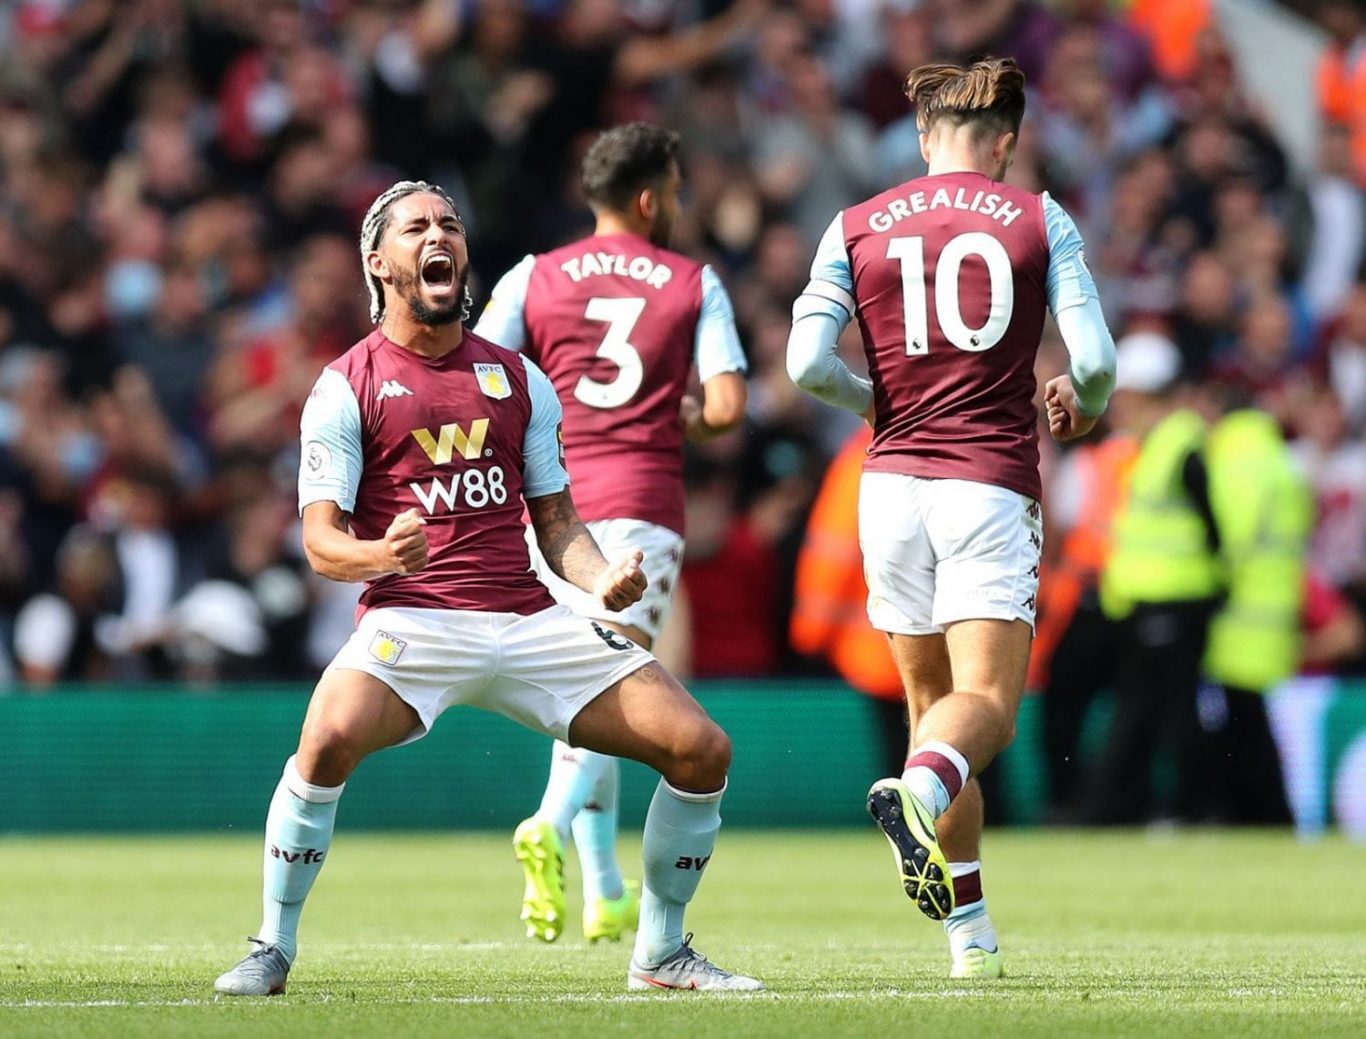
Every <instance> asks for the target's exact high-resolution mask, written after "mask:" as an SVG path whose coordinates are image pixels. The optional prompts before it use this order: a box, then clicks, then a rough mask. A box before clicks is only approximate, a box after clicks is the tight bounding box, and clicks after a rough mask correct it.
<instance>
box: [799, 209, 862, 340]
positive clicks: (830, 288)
mask: <svg viewBox="0 0 1366 1039" xmlns="http://www.w3.org/2000/svg"><path fill="white" fill-rule="evenodd" d="M854 310H855V304H854V272H853V268H852V267H851V266H850V265H849V250H848V249H847V248H846V247H845V244H844V210H840V211H839V212H838V213H836V214H835V219H834V220H832V221H830V226H829V227H827V228H826V229H825V234H823V235H821V240H820V243H819V244H818V245H817V246H816V256H815V258H814V259H813V260H812V261H811V280H810V281H809V282H808V283H807V286H806V288H804V289H803V290H802V294H801V295H800V296H798V297H797V302H796V303H795V304H793V307H792V318H793V320H794V321H799V320H801V319H802V318H804V317H806V316H807V315H808V314H829V315H830V316H831V317H832V318H834V319H835V320H836V321H837V322H838V323H839V326H840V328H843V327H844V326H845V325H847V324H848V323H849V319H850V318H852V317H853V316H854Z"/></svg>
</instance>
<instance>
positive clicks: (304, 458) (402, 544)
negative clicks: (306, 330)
mask: <svg viewBox="0 0 1366 1039" xmlns="http://www.w3.org/2000/svg"><path fill="white" fill-rule="evenodd" d="M299 441H300V456H299V512H300V514H301V515H302V516H303V541H304V555H305V556H307V558H308V565H309V566H311V567H312V568H313V569H314V571H316V572H317V573H318V574H319V575H321V576H323V577H326V578H330V579H331V580H333V581H369V580H371V579H373V578H376V577H381V576H383V575H384V574H412V573H416V572H417V571H419V570H421V569H422V568H423V567H424V566H426V564H427V536H426V534H425V533H423V531H422V527H423V524H424V521H423V520H422V518H421V516H420V515H419V514H418V512H417V510H416V509H409V510H408V511H407V512H404V513H402V514H401V515H399V516H396V517H395V518H394V521H393V522H392V523H391V524H389V529H388V531H386V532H385V535H384V537H383V538H380V539H379V540H377V541H362V540H361V539H359V538H357V537H356V536H355V535H353V534H352V533H351V528H350V526H349V525H348V524H347V517H348V516H349V515H350V513H351V512H352V511H353V510H354V509H355V507H356V491H357V490H358V488H359V487H360V478H361V471H362V468H363V465H364V454H363V451H362V448H361V418H360V404H359V403H358V402H357V401H356V393H355V391H354V390H353V389H352V388H351V384H350V383H349V382H347V381H346V377H345V376H343V375H342V374H341V373H340V372H337V371H333V370H332V369H330V368H327V369H324V370H323V373H322V374H321V375H319V376H318V381H317V382H315V383H314V384H313V390H312V392H311V393H309V395H308V400H307V401H306V402H305V403H304V411H303V416H302V418H300V420H299Z"/></svg>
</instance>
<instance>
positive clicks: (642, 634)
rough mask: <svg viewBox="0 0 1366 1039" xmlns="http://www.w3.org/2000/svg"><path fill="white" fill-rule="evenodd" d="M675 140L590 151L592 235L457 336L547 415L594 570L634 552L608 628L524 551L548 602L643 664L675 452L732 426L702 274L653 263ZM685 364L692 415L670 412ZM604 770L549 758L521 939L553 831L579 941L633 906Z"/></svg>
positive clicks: (668, 587)
mask: <svg viewBox="0 0 1366 1039" xmlns="http://www.w3.org/2000/svg"><path fill="white" fill-rule="evenodd" d="M677 153H678V135H677V134H675V133H673V132H672V131H669V130H663V129H660V128H659V127H656V126H650V125H648V124H645V123H632V124H630V125H627V126H619V127H615V128H614V129H612V130H609V131H607V132H606V133H604V134H602V135H601V136H600V137H599V138H598V140H597V141H596V142H595V143H594V144H593V146H592V148H590V149H589V151H588V153H587V154H586V155H585V156H584V160H583V166H582V170H581V175H580V183H581V186H582V188H583V193H584V197H585V198H586V199H587V200H588V203H589V205H590V206H592V209H593V213H594V216H595V218H596V221H597V226H596V228H595V229H594V233H593V234H592V235H590V236H589V237H587V238H584V239H582V240H580V241H577V242H574V243H573V244H571V245H566V246H564V247H562V248H560V249H556V250H554V251H553V252H549V253H545V254H543V255H540V256H528V257H526V259H524V260H523V261H522V262H521V263H519V264H518V265H517V266H516V267H514V268H513V269H512V270H510V271H509V272H508V273H507V274H505V275H504V276H503V278H502V279H501V280H500V281H499V282H498V285H497V287H496V288H495V289H494V290H493V297H492V299H491V300H490V302H489V305H488V307H487V308H486V309H485V311H484V314H483V316H482V317H481V318H480V319H479V325H478V327H477V328H476V329H475V331H477V332H478V333H479V334H480V335H482V336H484V338H486V339H489V340H491V341H493V342H496V343H499V344H501V345H503V346H506V347H510V348H512V349H515V350H521V351H523V352H524V353H525V354H526V356H528V357H530V358H531V359H532V360H533V361H535V362H536V364H537V365H538V366H539V367H540V368H541V369H542V370H543V371H544V372H545V373H546V375H547V376H549V378H550V381H551V383H553V384H554V386H555V389H556V392H557V393H558V394H559V397H560V401H561V403H562V404H563V406H564V441H565V455H566V459H567V462H568V468H569V472H570V474H571V475H572V476H573V478H574V503H575V504H576V505H577V506H578V509H579V514H580V515H581V516H582V517H583V519H584V520H585V521H586V522H587V524H588V529H589V531H590V532H591V533H592V534H593V537H594V538H595V539H596V540H597V542H598V544H599V545H600V546H601V547H602V549H603V551H604V552H606V553H608V554H609V555H611V554H612V553H613V552H616V551H622V550H625V549H626V548H628V547H630V546H638V547H640V548H642V549H644V551H645V562H644V564H643V565H644V567H645V572H646V575H647V576H648V578H649V582H650V583H649V587H648V588H647V589H646V592H645V595H644V597H643V598H642V599H641V600H640V602H638V603H636V604H634V605H633V606H630V607H628V608H627V609H625V610H622V611H619V612H611V611H607V610H604V609H603V608H602V606H601V604H599V603H597V602H596V601H594V600H593V599H592V598H591V597H590V596H587V595H585V594H584V593H583V592H582V591H581V590H579V589H578V588H575V587H574V586H573V585H571V584H569V583H567V582H565V581H562V580H560V579H559V578H558V577H556V576H555V574H554V573H553V572H552V571H551V570H550V568H549V567H548V566H547V565H546V563H545V560H544V559H543V558H542V557H541V556H540V554H539V553H538V552H536V551H534V548H533V552H532V561H533V563H534V564H535V566H536V571H537V573H538V574H539V575H540V577H541V580H543V581H544V582H545V583H546V584H547V586H549V588H550V590H551V591H552V592H553V593H554V595H555V598H556V600H557V601H559V602H562V603H564V604H565V605H567V606H569V607H571V608H572V609H574V610H575V612H577V613H579V614H580V615H582V616H584V617H590V618H593V619H595V620H597V621H599V622H600V623H602V624H604V625H606V626H608V627H610V628H612V629H613V630H615V631H618V632H620V633H621V634H623V635H625V636H626V637H628V638H630V639H632V640H633V641H635V642H636V643H637V644H639V645H641V646H644V647H645V648H646V649H649V648H650V647H651V646H652V645H653V643H654V640H655V639H656V638H657V637H658V635H659V631H660V628H661V627H662V626H663V623H664V618H665V616H666V615H667V613H668V611H669V608H670V606H671V604H672V601H673V592H674V589H675V588H676V587H677V584H678V576H679V570H680V568H681V567H682V562H683V438H684V437H685V436H686V437H688V438H689V439H692V440H706V439H709V438H711V437H714V436H717V435H719V434H721V433H724V432H726V431H728V430H730V429H733V428H734V427H735V426H736V425H738V424H739V422H740V420H741V419H742V418H743V417H744V412H745V401H746V391H745V379H744V371H745V356H744V353H743V351H742V350H741V347H740V338H739V334H738V333H737V332H736V330H735V317H734V314H733V312H732V310H731V305H730V299H729V297H728V296H727V295H726V290H725V288H723V287H722V285H721V282H720V279H718V278H717V277H716V275H715V274H714V273H713V272H712V269H711V268H710V267H707V266H704V265H702V264H699V263H696V262H694V261H692V260H690V259H688V258H687V257H686V256H682V255H680V254H678V253H675V252H671V251H669V250H668V249H667V248H665V247H666V246H667V245H668V242H669V236H670V233H671V232H672V230H673V224H674V221H675V219H676V218H677V215H678V210H679V189H680V187H681V184H682V176H681V173H680V170H679V166H678V159H677ZM694 362H695V363H696V368H697V373H698V377H699V379H700V381H701V385H702V400H701V401H700V402H699V401H698V400H696V399H695V398H693V397H691V396H688V395H687V388H688V379H689V374H690V372H691V371H692V369H693V366H694ZM617 782H618V780H617V762H616V759H615V758H611V757H608V756H606V755H603V754H596V753H594V752H592V751H588V750H584V749H582V748H574V747H570V746H568V745H567V744H565V743H563V742H557V743H556V744H555V747H554V751H553V753H552V755H551V766H550V781H549V783H548V784H547V786H546V790H545V794H544V796H543V797H542V799H541V804H540V807H539V808H538V809H537V811H536V814H535V815H533V816H532V817H531V818H529V819H527V820H526V821H524V822H523V823H522V825H520V826H519V827H518V828H517V832H516V834H515V835H514V837H513V848H514V850H515V851H516V854H517V857H518V859H519V860H520V861H521V862H522V864H523V869H524V871H525V873H526V888H525V894H524V896H523V899H522V919H523V920H525V921H526V924H527V933H528V934H529V935H532V936H535V937H537V938H541V939H542V940H544V941H554V940H555V939H556V938H558V937H559V935H560V934H561V933H562V932H563V930H564V919H565V897H564V877H563V872H562V868H561V867H562V864H563V861H564V859H563V855H562V854H559V853H554V854H550V855H545V854H542V853H541V849H542V848H544V847H546V846H550V847H552V848H555V849H558V848H560V847H562V845H563V841H564V839H565V838H566V837H567V836H568V834H569V832H570V831H571V828H572V832H573V834H574V841H575V844H576V845H577V846H578V851H579V861H580V864H581V865H582V868H583V885H584V911H583V928H584V935H585V936H586V937H587V938H588V939H589V940H590V941H596V940H597V939H599V938H607V939H610V940H617V939H619V938H620V937H621V933H622V931H623V929H625V928H627V927H631V926H634V923H633V920H634V918H635V914H636V910H637V906H636V900H635V896H634V894H633V893H632V892H631V890H630V889H629V887H628V886H627V885H625V884H624V883H623V881H622V877H621V871H620V869H619V868H618V866H617V861H616V852H615V843H616V830H617V809H616V805H617Z"/></svg>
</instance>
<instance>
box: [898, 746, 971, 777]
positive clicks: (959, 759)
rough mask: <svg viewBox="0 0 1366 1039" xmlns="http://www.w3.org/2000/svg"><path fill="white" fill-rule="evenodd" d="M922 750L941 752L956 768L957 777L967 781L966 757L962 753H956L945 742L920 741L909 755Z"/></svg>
mask: <svg viewBox="0 0 1366 1039" xmlns="http://www.w3.org/2000/svg"><path fill="white" fill-rule="evenodd" d="M922 751H930V752H931V753H934V754H942V755H943V756H944V757H946V758H948V759H949V762H950V764H952V765H953V767H954V768H956V769H957V770H958V778H959V779H961V780H962V781H963V782H964V783H966V782H967V781H968V759H967V758H965V757H963V755H962V754H960V753H958V751H956V750H954V749H953V748H952V747H950V746H949V745H948V744H947V743H939V742H938V741H935V742H931V743H922V744H920V746H918V747H916V748H915V750H913V751H911V757H915V756H916V755H917V754H919V753H921V752H922Z"/></svg>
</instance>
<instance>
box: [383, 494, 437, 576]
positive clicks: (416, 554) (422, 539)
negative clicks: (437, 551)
mask: <svg viewBox="0 0 1366 1039" xmlns="http://www.w3.org/2000/svg"><path fill="white" fill-rule="evenodd" d="M426 525H427V521H426V520H425V519H423V518H422V515H421V513H419V512H418V511H417V509H409V510H407V511H406V512H400V513H399V514H398V515H397V516H395V517H394V520H393V522H392V523H390V524H389V529H388V530H386V531H385V532H384V540H382V541H381V542H380V543H379V551H380V566H381V567H382V568H383V569H384V570H385V572H386V573H393V574H415V573H417V572H418V571H419V570H421V569H422V568H423V567H425V566H426V565H427V532H426V531H425V530H423V529H422V528H423V527H425V526H426Z"/></svg>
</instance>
